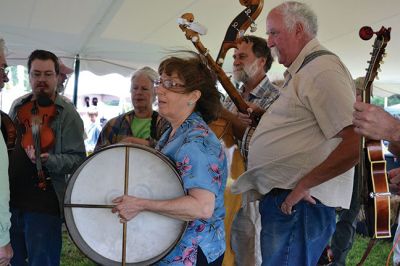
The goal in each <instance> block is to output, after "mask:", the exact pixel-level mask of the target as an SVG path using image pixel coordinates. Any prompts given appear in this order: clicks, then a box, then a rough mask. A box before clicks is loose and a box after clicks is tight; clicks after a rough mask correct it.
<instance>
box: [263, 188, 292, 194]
mask: <svg viewBox="0 0 400 266" xmlns="http://www.w3.org/2000/svg"><path fill="white" fill-rule="evenodd" d="M291 191H292V190H291V189H283V188H277V187H275V188H273V189H271V191H270V192H268V193H267V194H268V195H271V196H279V195H280V194H282V193H286V192H289V193H290V192H291Z"/></svg>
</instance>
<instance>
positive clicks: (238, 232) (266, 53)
mask: <svg viewBox="0 0 400 266" xmlns="http://www.w3.org/2000/svg"><path fill="white" fill-rule="evenodd" d="M233 58H234V61H233V78H234V80H235V81H236V82H238V83H241V84H242V85H241V86H240V88H239V92H240V94H241V96H242V97H243V99H244V100H245V101H246V102H248V103H249V105H250V106H251V107H252V108H253V110H254V109H256V108H261V109H263V110H267V108H268V107H269V106H270V105H271V104H272V103H273V102H274V101H275V100H276V99H277V98H278V96H279V91H278V89H277V88H276V87H275V86H274V85H272V83H271V82H270V81H269V79H268V77H267V75H266V73H267V72H268V70H269V69H270V68H271V64H272V62H273V58H272V56H271V52H270V50H269V48H268V46H267V42H266V41H265V39H262V38H259V37H256V36H251V35H248V36H244V37H242V38H241V39H240V40H239V41H238V44H237V49H235V51H234V55H233ZM224 106H225V108H226V110H224V111H223V112H222V118H224V119H227V120H228V121H230V122H231V124H232V130H233V133H234V137H235V139H236V140H237V144H238V146H239V147H238V148H239V149H240V150H241V151H242V155H243V156H244V158H246V156H247V151H246V148H245V146H246V142H248V140H249V139H250V138H251V132H253V131H254V129H252V130H247V131H246V134H245V129H246V128H247V126H249V124H250V121H249V119H248V117H247V116H246V115H240V114H239V113H238V111H237V108H236V107H235V105H234V104H233V102H232V100H231V99H230V98H227V99H226V100H225V103H224ZM242 118H243V119H242ZM236 148H237V147H235V149H236ZM235 152H236V153H238V151H237V150H236V151H235ZM239 162H240V161H239ZM239 162H238V161H237V160H236V161H233V162H232V164H238V163H239ZM233 167H236V166H235V165H233ZM232 175H234V174H231V176H232ZM252 198H253V197H252V195H251V194H249V193H248V194H244V195H242V207H241V208H240V209H239V211H238V213H237V214H236V216H235V219H234V221H233V223H232V229H231V234H230V235H229V229H227V230H226V233H227V237H226V239H227V246H228V249H227V252H226V254H225V262H226V261H227V260H228V258H229V255H228V254H229V246H231V248H232V250H233V252H234V253H235V255H234V256H235V258H234V260H235V264H236V265H261V253H260V246H259V242H260V241H259V233H260V228H261V225H260V215H259V214H258V202H257V201H254V200H253V199H252ZM225 199H226V201H225V205H226V209H227V217H229V216H231V215H233V213H232V212H234V211H235V210H234V209H235V207H234V205H235V204H234V201H235V200H233V198H232V195H231V194H230V192H229V190H228V191H226V192H225ZM237 200H240V198H237V199H236V201H237ZM230 223H231V219H230V218H226V221H225V224H226V227H227V228H230ZM229 236H230V237H231V240H229Z"/></svg>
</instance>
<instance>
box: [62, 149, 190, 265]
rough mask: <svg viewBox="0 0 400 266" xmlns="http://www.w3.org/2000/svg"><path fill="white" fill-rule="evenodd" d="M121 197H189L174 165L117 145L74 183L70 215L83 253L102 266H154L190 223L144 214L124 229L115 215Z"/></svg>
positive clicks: (68, 198)
mask: <svg viewBox="0 0 400 266" xmlns="http://www.w3.org/2000/svg"><path fill="white" fill-rule="evenodd" d="M121 195H132V196H136V197H140V198H147V199H154V200H164V199H172V198H177V197H180V196H184V195H185V192H184V189H183V185H182V180H181V178H180V176H179V174H178V172H177V171H176V169H175V167H174V165H173V163H172V162H171V161H170V160H169V159H168V158H167V157H165V156H164V155H163V154H161V153H159V152H158V151H156V150H154V149H151V148H147V147H145V146H141V145H134V144H132V145H119V144H118V145H112V146H109V147H107V148H104V149H102V150H100V151H99V152H96V153H93V154H92V155H91V156H89V157H88V158H87V159H86V160H85V161H84V162H83V164H82V165H81V166H80V167H79V168H78V169H77V170H76V171H75V172H74V174H73V175H72V177H71V178H70V180H69V182H68V185H67V189H66V193H65V198H64V215H65V223H66V226H67V229H68V232H69V234H70V236H71V238H72V240H73V241H74V242H75V244H76V245H77V246H78V248H79V249H80V250H81V251H82V252H83V253H84V254H85V255H86V256H88V257H89V258H90V259H92V260H93V261H95V262H96V263H99V264H101V265H149V264H153V263H155V262H157V261H159V260H160V259H161V258H162V257H164V256H165V255H166V254H168V252H169V251H170V250H171V249H172V248H174V247H175V245H176V244H177V243H178V242H179V240H180V238H181V237H182V235H183V233H184V231H185V229H186V226H187V222H185V221H181V220H178V219H174V218H171V217H168V216H164V215H161V214H157V213H154V212H141V213H139V214H138V215H137V216H136V217H134V218H133V219H132V220H130V221H128V222H127V223H120V220H119V218H118V216H117V214H114V213H112V212H111V208H113V205H114V204H113V203H112V199H114V198H116V197H118V196H121Z"/></svg>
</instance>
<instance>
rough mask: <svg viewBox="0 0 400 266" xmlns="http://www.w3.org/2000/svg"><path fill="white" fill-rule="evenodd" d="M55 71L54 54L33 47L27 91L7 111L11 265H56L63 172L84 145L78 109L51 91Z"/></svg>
mask: <svg viewBox="0 0 400 266" xmlns="http://www.w3.org/2000/svg"><path fill="white" fill-rule="evenodd" d="M59 71H60V70H59V61H58V58H57V56H56V55H54V54H53V53H51V52H49V51H44V50H35V51H33V52H32V53H31V55H30V56H29V59H28V73H29V82H30V85H31V88H32V93H29V94H27V95H25V96H23V97H21V98H20V99H18V100H17V102H15V104H14V107H13V108H12V109H11V111H10V117H11V118H12V119H13V121H14V123H15V124H16V125H18V126H17V142H16V147H15V150H14V151H13V152H12V153H11V156H10V170H9V173H10V190H11V200H10V206H11V214H12V215H11V224H12V225H11V245H12V246H13V249H14V253H15V254H14V257H13V259H12V260H11V264H12V265H26V260H28V262H29V265H52V266H53V265H59V264H60V254H61V242H62V239H61V224H62V218H61V217H62V211H61V206H62V202H63V197H64V195H63V194H64V190H65V187H66V180H67V177H68V175H69V174H71V173H72V171H73V170H74V169H75V168H76V167H77V166H78V165H79V164H80V163H81V162H82V161H83V159H84V158H85V145H84V141H83V122H82V120H81V118H80V116H79V114H78V113H77V111H76V110H75V107H74V106H73V105H72V104H71V103H69V102H67V101H66V100H65V99H64V98H63V97H60V96H59V95H58V94H57V92H56V88H57V80H58V76H59V74H60V72H59ZM45 133H46V134H45ZM29 136H30V137H31V141H32V143H30V142H29V138H28V137H29ZM38 139H40V142H39V143H37V142H36V141H33V140H38ZM44 143H49V145H47V146H46V147H45V146H44V145H45V144H44ZM38 160H40V161H38Z"/></svg>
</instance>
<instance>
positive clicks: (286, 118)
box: [231, 1, 359, 266]
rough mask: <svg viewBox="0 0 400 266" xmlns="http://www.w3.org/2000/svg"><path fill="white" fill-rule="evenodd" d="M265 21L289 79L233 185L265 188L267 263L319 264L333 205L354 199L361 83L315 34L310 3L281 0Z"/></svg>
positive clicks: (344, 205) (246, 188) (239, 190)
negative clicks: (356, 82) (356, 109)
mask: <svg viewBox="0 0 400 266" xmlns="http://www.w3.org/2000/svg"><path fill="white" fill-rule="evenodd" d="M266 28H267V30H266V32H267V34H268V39H267V43H268V47H270V48H271V50H276V51H277V53H276V54H277V59H278V61H279V63H280V64H282V65H284V66H285V67H286V68H287V69H286V71H285V73H284V77H285V83H284V85H283V87H282V88H281V94H280V96H279V98H278V99H277V100H276V101H275V102H274V104H273V105H272V106H271V107H270V108H269V109H268V112H267V113H265V114H264V115H263V116H262V118H261V120H260V122H259V124H258V126H257V129H256V130H255V132H254V134H253V137H252V139H251V141H250V145H249V155H248V170H247V171H246V172H245V173H244V174H243V175H241V176H240V177H239V178H238V180H237V181H236V182H235V183H234V184H233V185H232V187H231V189H232V192H233V193H244V192H247V191H253V190H255V191H257V192H258V193H260V194H261V195H262V197H261V199H260V205H259V207H260V208H259V212H260V214H261V225H262V226H261V253H262V264H263V266H268V265H304V266H306V265H309V266H314V265H316V264H317V261H318V259H319V257H320V255H321V253H322V251H323V249H324V248H325V246H326V244H327V243H328V241H329V239H330V237H331V236H332V234H333V232H334V230H335V224H336V213H335V208H336V207H342V208H346V209H348V208H349V206H350V199H351V195H352V188H353V174H354V169H353V167H354V165H355V164H356V163H357V162H358V157H359V156H358V155H359V150H358V143H359V138H358V135H357V134H356V133H355V132H354V128H353V125H352V111H353V103H354V101H355V86H354V82H353V79H352V77H351V75H350V73H349V71H348V70H347V68H346V67H345V66H344V65H343V63H342V62H341V60H340V59H339V58H338V57H337V56H336V55H334V54H333V53H332V52H329V51H328V50H327V49H326V48H325V47H323V46H322V45H321V44H320V43H319V41H318V40H317V38H316V36H317V31H318V22H317V16H316V14H315V13H314V12H313V10H311V9H310V7H309V6H308V5H306V4H304V3H300V2H295V1H288V2H284V3H282V4H280V5H278V6H277V7H275V8H273V9H272V10H271V11H270V12H269V14H268V15H267V19H266Z"/></svg>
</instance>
